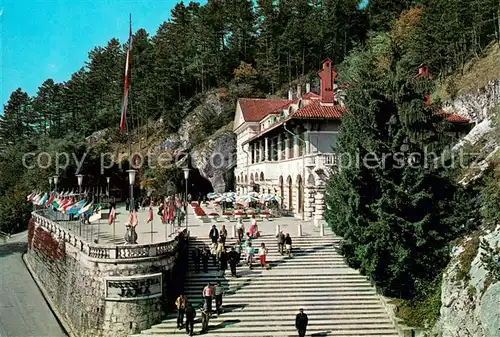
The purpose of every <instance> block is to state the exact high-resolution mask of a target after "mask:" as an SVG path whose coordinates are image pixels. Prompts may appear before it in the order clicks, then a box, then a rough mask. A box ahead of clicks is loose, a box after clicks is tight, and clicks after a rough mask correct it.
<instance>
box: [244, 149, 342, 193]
mask: <svg viewBox="0 0 500 337" xmlns="http://www.w3.org/2000/svg"><path fill="white" fill-rule="evenodd" d="M336 165H337V154H335V153H312V154H308V155H305V156H304V157H302V156H301V157H295V158H289V159H283V160H279V161H261V162H258V163H253V164H250V165H248V166H246V167H238V169H237V172H238V174H243V175H245V173H247V174H248V178H247V179H248V180H247V181H248V183H252V184H253V183H255V184H259V185H268V184H278V181H279V177H280V176H281V177H283V179H286V178H287V177H288V176H292V177H296V176H297V175H299V174H300V175H306V176H308V173H310V170H311V171H312V170H318V169H322V170H329V169H331V168H332V167H334V166H336ZM238 174H237V175H238ZM248 183H247V184H248ZM240 184H243V181H241V180H240Z"/></svg>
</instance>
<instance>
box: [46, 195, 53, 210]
mask: <svg viewBox="0 0 500 337" xmlns="http://www.w3.org/2000/svg"><path fill="white" fill-rule="evenodd" d="M54 199H55V196H54V193H50V197H49V200H47V202H46V203H45V207H49V206H50V204H52V202H53V201H54Z"/></svg>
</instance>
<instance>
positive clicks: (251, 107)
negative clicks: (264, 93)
mask: <svg viewBox="0 0 500 337" xmlns="http://www.w3.org/2000/svg"><path fill="white" fill-rule="evenodd" d="M238 102H239V103H240V107H241V111H242V113H243V118H244V119H245V122H258V121H260V120H261V119H262V118H264V117H266V116H267V115H268V114H269V113H271V112H274V111H279V110H281V109H284V108H285V107H287V106H288V105H290V104H291V103H293V102H294V101H290V100H287V99H266V98H240V99H239V100H238Z"/></svg>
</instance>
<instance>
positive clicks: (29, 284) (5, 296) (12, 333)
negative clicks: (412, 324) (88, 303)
mask: <svg viewBox="0 0 500 337" xmlns="http://www.w3.org/2000/svg"><path fill="white" fill-rule="evenodd" d="M26 241H27V232H23V233H19V234H16V235H13V236H12V237H11V238H10V239H8V240H7V242H5V243H4V242H3V240H0V337H65V336H66V334H65V333H64V331H63V330H62V328H61V327H60V325H59V323H58V322H57V320H56V318H55V317H54V315H53V314H52V312H51V311H50V309H49V306H48V305H47V303H46V302H45V300H44V298H43V296H42V294H41V292H40V290H39V289H38V287H37V285H36V283H35V281H33V279H32V278H31V275H30V273H29V272H28V270H27V269H26V266H25V265H24V262H23V260H22V257H21V255H22V253H23V252H24V251H25V250H26Z"/></svg>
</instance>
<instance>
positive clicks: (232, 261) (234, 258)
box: [228, 247, 240, 277]
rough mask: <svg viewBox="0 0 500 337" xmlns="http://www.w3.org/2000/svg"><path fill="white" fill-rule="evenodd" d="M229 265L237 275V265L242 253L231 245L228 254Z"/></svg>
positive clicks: (233, 273)
mask: <svg viewBox="0 0 500 337" xmlns="http://www.w3.org/2000/svg"><path fill="white" fill-rule="evenodd" d="M228 259H229V266H230V267H231V275H232V276H233V277H236V266H237V265H238V263H239V262H240V254H239V253H238V252H237V251H236V250H235V249H234V247H231V251H230V252H229V254H228Z"/></svg>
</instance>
